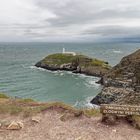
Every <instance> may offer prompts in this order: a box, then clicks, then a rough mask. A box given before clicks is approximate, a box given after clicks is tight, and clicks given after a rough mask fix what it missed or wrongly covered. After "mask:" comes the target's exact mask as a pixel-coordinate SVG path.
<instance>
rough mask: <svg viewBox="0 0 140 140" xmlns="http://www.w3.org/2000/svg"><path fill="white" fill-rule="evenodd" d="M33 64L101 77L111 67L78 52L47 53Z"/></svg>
mask: <svg viewBox="0 0 140 140" xmlns="http://www.w3.org/2000/svg"><path fill="white" fill-rule="evenodd" d="M35 66H36V67H40V68H44V69H47V70H51V71H58V70H64V71H72V72H73V73H81V74H86V75H92V76H97V77H102V76H103V75H105V74H106V73H107V72H108V71H109V70H110V68H111V67H110V66H109V64H108V62H105V61H102V60H98V59H95V58H90V57H87V56H84V55H79V54H76V55H72V54H63V53H57V54H52V55H48V56H47V57H45V58H44V59H43V60H41V61H39V62H38V63H36V64H35Z"/></svg>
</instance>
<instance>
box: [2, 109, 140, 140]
mask: <svg viewBox="0 0 140 140" xmlns="http://www.w3.org/2000/svg"><path fill="white" fill-rule="evenodd" d="M62 115H63V114H62V113H58V112H57V111H54V110H53V111H51V110H50V111H47V112H45V113H43V114H39V117H41V121H40V123H35V122H32V121H31V118H24V119H23V118H21V117H12V116H7V117H5V120H23V123H24V128H23V129H21V130H18V131H9V130H5V131H1V130H0V140H140V131H139V130H137V129H135V128H133V127H131V126H130V125H129V124H127V123H125V122H119V124H117V125H115V126H107V125H104V124H102V123H101V122H100V119H101V118H100V117H92V118H87V117H85V116H82V117H79V118H71V119H68V120H66V121H61V120H60V117H61V116H62ZM2 118H3V117H2V116H0V119H2Z"/></svg>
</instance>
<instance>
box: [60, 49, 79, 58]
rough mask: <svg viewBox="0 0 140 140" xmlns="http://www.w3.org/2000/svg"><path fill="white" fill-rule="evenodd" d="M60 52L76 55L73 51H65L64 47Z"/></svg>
mask: <svg viewBox="0 0 140 140" xmlns="http://www.w3.org/2000/svg"><path fill="white" fill-rule="evenodd" d="M62 53H63V54H71V55H73V56H75V55H76V53H75V52H66V49H65V48H63V51H62Z"/></svg>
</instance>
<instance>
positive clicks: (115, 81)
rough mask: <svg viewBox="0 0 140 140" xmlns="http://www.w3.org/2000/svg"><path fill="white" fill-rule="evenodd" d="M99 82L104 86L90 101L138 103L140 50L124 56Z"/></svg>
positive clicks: (139, 101)
mask: <svg viewBox="0 0 140 140" xmlns="http://www.w3.org/2000/svg"><path fill="white" fill-rule="evenodd" d="M100 82H101V83H102V84H103V85H104V88H103V90H102V92H101V93H99V94H98V95H97V96H96V97H95V98H94V99H93V100H92V101H91V103H93V104H98V105H99V104H109V103H117V104H130V105H132V104H133V105H140V50H138V51H136V52H135V53H133V54H131V55H128V56H126V57H124V58H123V59H122V60H121V62H120V63H119V64H118V65H116V66H115V67H113V68H112V70H110V71H109V72H108V73H107V74H105V75H104V76H103V77H102V79H101V81H100Z"/></svg>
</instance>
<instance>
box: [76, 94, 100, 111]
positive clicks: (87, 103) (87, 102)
mask: <svg viewBox="0 0 140 140" xmlns="http://www.w3.org/2000/svg"><path fill="white" fill-rule="evenodd" d="M92 99H93V96H92V97H87V98H85V100H84V101H76V102H75V104H74V105H73V107H78V108H87V109H91V108H99V106H98V105H95V104H92V103H90V101H91V100H92Z"/></svg>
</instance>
